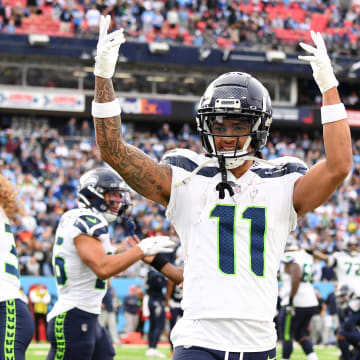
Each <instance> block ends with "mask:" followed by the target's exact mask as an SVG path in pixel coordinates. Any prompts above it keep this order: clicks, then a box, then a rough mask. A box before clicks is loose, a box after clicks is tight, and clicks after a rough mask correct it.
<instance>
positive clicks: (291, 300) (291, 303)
mask: <svg viewBox="0 0 360 360" xmlns="http://www.w3.org/2000/svg"><path fill="white" fill-rule="evenodd" d="M293 300H294V298H293V297H289V306H292V305H293Z"/></svg>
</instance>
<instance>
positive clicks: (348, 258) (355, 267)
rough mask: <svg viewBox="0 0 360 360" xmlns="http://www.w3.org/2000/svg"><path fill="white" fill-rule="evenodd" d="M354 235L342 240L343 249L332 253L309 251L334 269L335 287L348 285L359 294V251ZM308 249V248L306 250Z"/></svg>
mask: <svg viewBox="0 0 360 360" xmlns="http://www.w3.org/2000/svg"><path fill="white" fill-rule="evenodd" d="M358 247H359V245H358V241H357V239H356V237H355V236H351V237H349V238H348V239H347V240H346V241H345V242H344V249H343V250H341V251H336V252H335V253H333V254H330V255H326V254H324V253H322V252H320V251H318V250H314V251H311V250H310V253H311V252H312V254H313V256H314V257H316V258H318V259H320V260H324V261H325V262H326V264H327V265H328V266H329V267H332V268H333V269H334V271H335V274H336V278H337V287H338V288H339V289H340V288H341V287H342V286H343V285H347V286H349V287H350V288H351V289H353V290H354V291H355V292H356V293H358V294H360V251H359V248H358ZM308 251H309V250H308Z"/></svg>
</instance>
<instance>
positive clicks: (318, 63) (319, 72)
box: [298, 30, 339, 94]
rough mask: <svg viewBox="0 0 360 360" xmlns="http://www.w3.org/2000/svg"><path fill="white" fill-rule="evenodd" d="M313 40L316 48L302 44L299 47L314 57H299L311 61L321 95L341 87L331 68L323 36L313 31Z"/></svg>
mask: <svg viewBox="0 0 360 360" xmlns="http://www.w3.org/2000/svg"><path fill="white" fill-rule="evenodd" d="M310 34H311V38H312V40H313V42H314V44H315V47H314V46H311V45H308V44H305V43H303V42H301V43H300V44H299V45H300V46H301V47H302V48H303V49H304V50H305V51H307V52H308V53H310V54H312V55H307V56H302V55H301V56H299V57H298V58H299V59H300V60H305V61H309V62H310V65H311V67H312V70H313V76H314V79H315V81H316V83H317V85H318V86H319V88H320V91H321V93H322V94H323V93H324V92H326V91H328V90H329V89H331V88H333V87H336V86H338V85H339V82H338V81H337V79H336V77H335V74H334V70H333V68H332V66H331V61H330V58H329V56H328V53H327V50H326V45H325V42H324V39H323V37H322V35H321V34H320V33H319V32H318V33H316V32H315V31H312V30H311V33H310Z"/></svg>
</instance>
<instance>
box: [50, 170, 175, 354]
mask: <svg viewBox="0 0 360 360" xmlns="http://www.w3.org/2000/svg"><path fill="white" fill-rule="evenodd" d="M77 196H78V203H79V207H78V208H75V209H72V210H69V211H67V212H66V213H64V214H63V215H62V217H61V220H60V223H59V225H58V228H57V230H56V238H55V243H54V248H53V266H54V269H55V271H56V283H57V289H58V295H59V298H58V301H57V302H56V303H55V305H54V307H53V309H52V310H51V311H50V313H49V314H48V317H47V319H48V327H47V331H48V339H49V341H50V343H51V348H50V350H49V354H48V357H47V359H48V360H52V359H63V360H74V359H75V360H87V359H93V360H96V359H98V360H110V359H113V357H114V355H115V352H114V349H113V346H112V341H111V338H110V336H109V334H108V332H107V330H106V329H105V328H103V327H102V326H100V324H99V323H98V321H97V318H98V315H99V314H100V312H101V303H102V299H103V297H104V295H105V292H106V288H107V282H106V281H105V280H106V279H108V278H110V277H111V276H113V275H115V274H117V273H119V272H121V271H123V270H124V269H126V268H127V267H128V266H130V265H132V264H133V263H135V262H136V261H138V260H140V259H141V258H142V257H143V256H144V255H150V254H155V253H158V252H172V251H173V249H172V246H173V242H172V241H170V240H169V238H168V237H165V236H158V237H152V238H146V239H144V240H143V241H141V242H139V243H138V244H137V246H136V247H133V248H131V249H129V250H128V251H126V252H123V253H120V254H116V255H112V254H111V253H112V248H111V243H110V237H109V232H108V224H109V222H112V221H115V220H116V219H117V218H118V217H119V216H121V215H122V214H123V213H124V211H125V210H126V209H127V207H128V206H129V205H130V194H129V191H128V189H127V187H126V185H125V183H124V181H123V180H122V179H121V178H120V176H119V175H118V174H117V173H116V172H114V171H113V170H112V169H109V168H97V169H94V170H90V171H88V172H86V173H85V174H84V175H83V176H82V177H81V178H80V184H79V190H78V195H77Z"/></svg>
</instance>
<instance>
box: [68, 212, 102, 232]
mask: <svg viewBox="0 0 360 360" xmlns="http://www.w3.org/2000/svg"><path fill="white" fill-rule="evenodd" d="M108 231H109V230H108V224H107V223H106V221H105V220H104V219H102V218H101V217H100V216H98V215H96V214H93V213H89V214H81V215H79V216H77V217H76V218H75V219H74V223H73V234H74V235H73V238H75V237H76V236H78V235H80V234H85V235H89V236H92V237H95V238H101V236H102V235H105V234H107V233H108Z"/></svg>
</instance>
